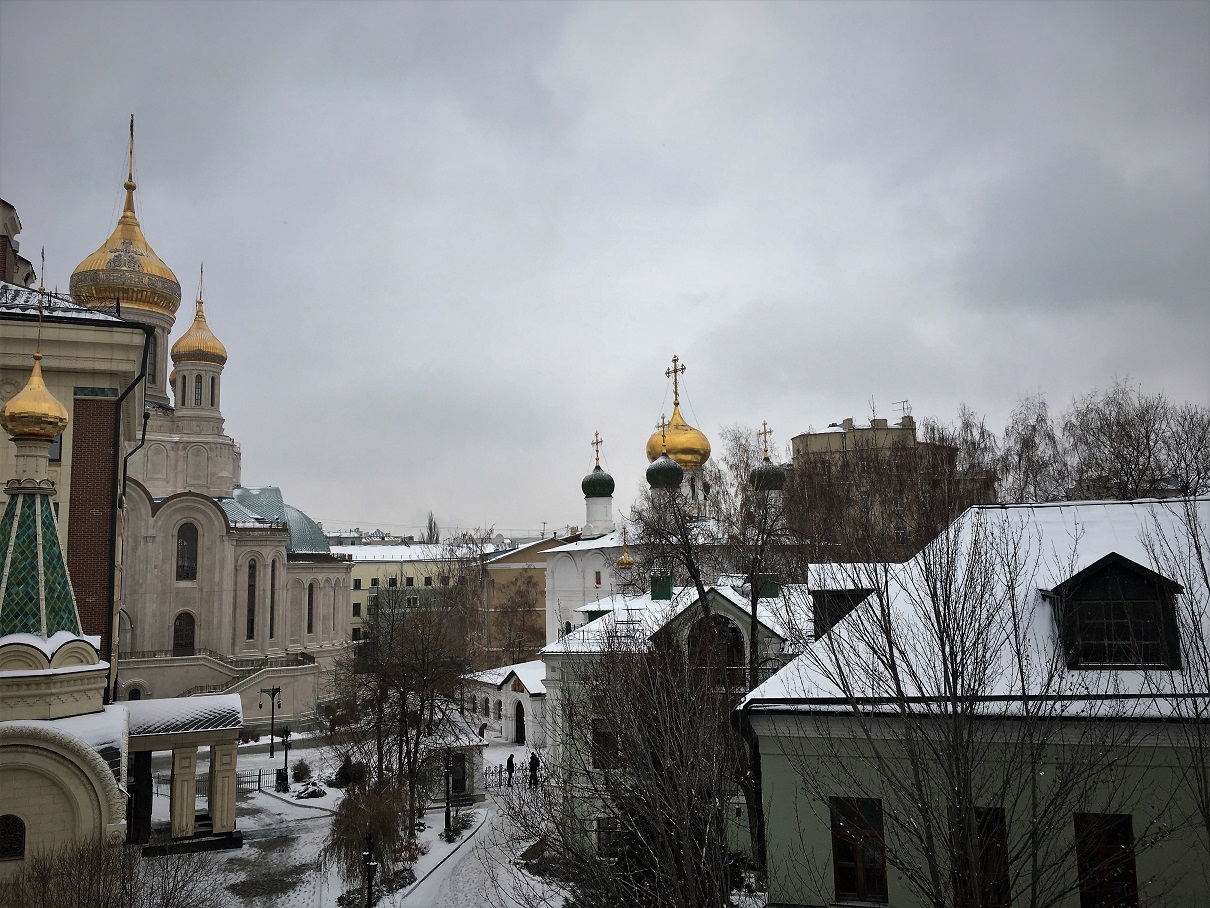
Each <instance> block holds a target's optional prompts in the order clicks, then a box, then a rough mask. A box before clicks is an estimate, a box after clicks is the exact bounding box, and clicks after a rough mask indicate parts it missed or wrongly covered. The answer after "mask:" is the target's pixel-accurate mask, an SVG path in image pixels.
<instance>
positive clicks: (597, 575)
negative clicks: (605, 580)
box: [592, 571, 601, 586]
mask: <svg viewBox="0 0 1210 908" xmlns="http://www.w3.org/2000/svg"><path fill="white" fill-rule="evenodd" d="M592 585H593V586H600V585H601V572H600V571H593V572H592Z"/></svg>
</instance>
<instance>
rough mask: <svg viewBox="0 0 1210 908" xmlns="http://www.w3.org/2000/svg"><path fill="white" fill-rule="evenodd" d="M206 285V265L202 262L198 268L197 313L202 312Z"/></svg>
mask: <svg viewBox="0 0 1210 908" xmlns="http://www.w3.org/2000/svg"><path fill="white" fill-rule="evenodd" d="M205 285H206V263H205V262H202V263H201V264H200V265H199V266H198V272H197V311H198V312H201V311H202V290H203V288H204V287H205Z"/></svg>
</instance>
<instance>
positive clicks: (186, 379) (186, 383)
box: [176, 375, 189, 407]
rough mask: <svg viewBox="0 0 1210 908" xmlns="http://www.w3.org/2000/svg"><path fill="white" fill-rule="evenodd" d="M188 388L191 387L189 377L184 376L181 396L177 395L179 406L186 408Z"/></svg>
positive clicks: (182, 377)
mask: <svg viewBox="0 0 1210 908" xmlns="http://www.w3.org/2000/svg"><path fill="white" fill-rule="evenodd" d="M188 387H189V376H188V375H182V376H181V393H180V394H178V395H177V398H176V402H177V406H180V407H183V406H185V403H186V401H185V390H186V389H187V388H188Z"/></svg>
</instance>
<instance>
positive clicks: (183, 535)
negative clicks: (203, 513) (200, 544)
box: [176, 523, 197, 580]
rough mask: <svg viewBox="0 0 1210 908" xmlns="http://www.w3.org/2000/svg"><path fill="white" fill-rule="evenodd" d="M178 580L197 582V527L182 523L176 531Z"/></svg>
mask: <svg viewBox="0 0 1210 908" xmlns="http://www.w3.org/2000/svg"><path fill="white" fill-rule="evenodd" d="M176 579H177V580H197V526H196V525H195V524H192V523H182V524H181V526H180V529H178V530H177V531H176Z"/></svg>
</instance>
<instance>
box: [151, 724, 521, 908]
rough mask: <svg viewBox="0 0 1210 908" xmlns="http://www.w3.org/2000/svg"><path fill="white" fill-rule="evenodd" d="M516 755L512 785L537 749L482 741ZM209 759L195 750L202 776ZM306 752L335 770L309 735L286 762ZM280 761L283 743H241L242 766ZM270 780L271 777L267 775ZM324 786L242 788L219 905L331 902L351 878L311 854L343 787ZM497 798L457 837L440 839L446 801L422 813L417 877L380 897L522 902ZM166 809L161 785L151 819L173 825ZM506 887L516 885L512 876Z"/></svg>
mask: <svg viewBox="0 0 1210 908" xmlns="http://www.w3.org/2000/svg"><path fill="white" fill-rule="evenodd" d="M510 753H511V754H513V756H514V759H515V764H516V767H517V771H516V773H515V775H514V779H513V783H514V785H522V786H523V785H524V784H525V782H526V776H527V773H528V769H527V767H528V760H529V755H530V753H531V751H530V750H529V749H528V748H526V747H524V746H521V747H515V746H513V745H509V744H502V743H495V744H490V745H489V746H488V747H487V748H486V749H485V755H484V756H485V763H486V764H488V765H496V764H503V763H504V762H505V761H506V760H507V759H508V755H509V754H510ZM158 756H159V755H157V757H158ZM207 758H208V753H207V751H206V749H205V748H203V749H201V750H199V752H198V774H199V775H201V774H202V773H205V772H206V771H207V768H208V765H207ZM300 758H301V759H306V760H307V762H308V763H310V764H311V769H312V772H313V773H314V775H315V776H316V777H322V776H323V775H325V774H326V773H328V772H330V771H331V768H332V767H330V766H329V765H328V764H327V762H326V758H325V756H324V753H323V751H322V749H321V748H319V747H318V746H317V745H316V743H315V742H313V741H310V740H305V739H304V740H302V741H299V746H297V747H291V749H290V761H289V762H290V765H291V766H293V764H294V763H295V762H296V761H297V760H298V759H300ZM283 763H284V760H283V754H282V751H281V748H280V746H279V747H277V749H276V753H275V754H274V756H273V757H272V758H270V757H269V754H268V748H267V747H265V746H264V744H263V743H262V744H261V745H245V746H243V747H241V748H240V753H239V766H238V768H239V770H240V771H241V772H243V771H246V770H250V769H266V770H268V769H276V768H279V767H281V766H282V765H283ZM155 764H156V765H155V771H156V772H157V773H160V774H163V775H165V776H166V775H167V770H168V764H167V761H166V760H160V759H157V760H156V761H155ZM266 784H267V785H271V782H270V781H269V778H268V774H267V773H266ZM297 788H298V786H295V789H297ZM325 791H326V792H327V794H326V796H325V797H323V798H315V799H308V800H302V801H295V800H294V799H292V798H291V797H289V796H287V795H283V794H277V793H276V792H273V791H267V790H266V791H254V792H250V793H243V794H241V795H240V796H239V800H238V803H237V807H236V817H237V821H236V822H237V826H238V828H239V830H240V831H241V832H242V833H243V835H244V847H243V848H242V849H240V850H232V851H223V852H216V853H215V856H214V860H215V862H216V864H217V865H218V869H219V872H220V873H221V874H222V877H223V885H224V888H225V891H226V893H227V894H228V897H229V901H227V902H224V903H221V904H222V905H224V906H225V905H230V906H238V905H248V906H252V908H335V906H336V900H337V898H339V896H340V895H341V893H342V892H344V891H345V888H346V886H345V884H344V883H343V881H341V879H340V877H339V874H337V873H336V872H335V871H331V872H328V873H323V872H320V871H318V870H317V869H316V867H315V860H316V858H317V856H318V855H319V852H320V849H321V848H322V847H323V841H324V837H325V836H326V835H327V831H328V826H329V824H330V822H331V817H332V811H333V810H334V809H335V807H336V805H337V804H338V803H339V802H340V798H341V797H342V794H343V793H342V792H340V791H339V790H338V789H333V788H329V789H325ZM493 799H494V795H493V794H492V793H490V792H489V794H488V799H487V801H485V802H484V803H482V804H477V805H476V806H475V808H474V809H475V811H476V812H477V814H478V817H479V821H478V822H477V824H476V826H475V827H473V828H472V830H471V831H470V832H468V833H466V834H465V835H463V837H462V838H461V839H459V840H458V841H457V842H455V843H453V844H452V845H450V844H448V843H446V842H443V841H441V839H440V838H438V833H440V832H441V830H442V828H443V826H444V813H443V809H438V810H431V811H429V812H428V813H427V814H426V815H425V822H426V823H427V824H428V825H427V829H425V830H424V831H423V832H422V833H420V836H419V838H420V840H421V841H422V842H423V843H425V844H427V845H428V852H427V853H426V854H424V855H422V856H421V857H420V859H419V860H418V861H417V862H416V865H415V867H414V869H415V871H416V874H417V876H418V877H420V878H421V879H420V882H418V883H417V884H415V885H414V886H412V887H409V888H408V889H404V890H402V891H400V892H397V893H392V894H389V895H385V896H384V897H383V898H382V899H381V900H380V901H379V905H382V906H390V908H413V906H415V908H422V906H443V908H446V906H448V908H516V902H514V901H513V900H512V899H510V898H509V897H508V896H507V895H505V894H504V893H503V892H502V891H501V885H500V883H499V880H500V879H504V880H506V881H507V878H508V875H509V874H515V873H517V872H519V871H517V870H516V869H515V868H513V867H512V866H511V864H510V860H511V858H512V857H513V855H510V854H506V853H505V850H504V848H503V846H502V845H500V844H499V842H498V841H497V839H496V837H493V836H491V835H490V834H489V833H490V831H491V829H492V827H493V824H494V823H496V822H497V821H498V816H497V814H496V810H495V805H494V800H493ZM204 805H205V799H204V798H199V799H198V809H199V810H202V809H204ZM168 808H169V800H168V786H167V785H166V784H164V785H160V786H157V788H156V796H155V800H154V803H153V806H152V821H153V824H155V825H156V826H158V827H166V826H167V825H168V822H169V810H168ZM505 888H510V887H509V886H508V885H507V882H506V883H505ZM358 904H360V902H359V903H358Z"/></svg>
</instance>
